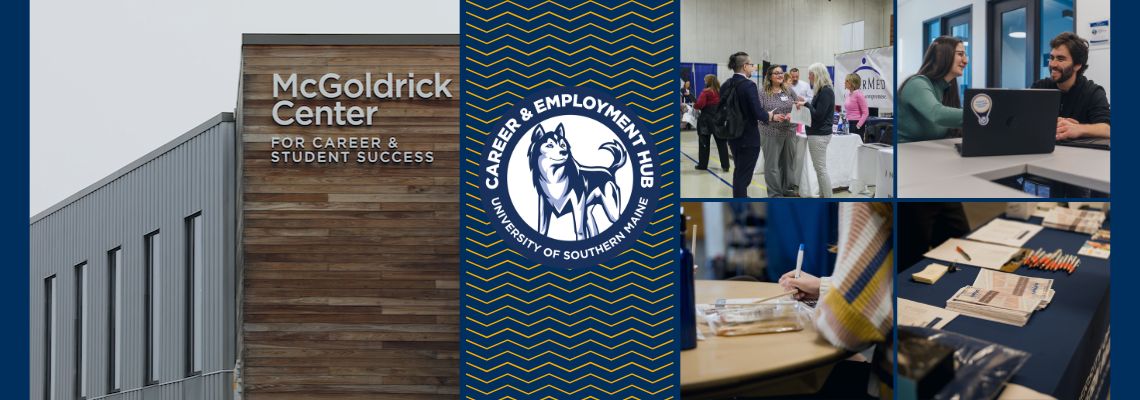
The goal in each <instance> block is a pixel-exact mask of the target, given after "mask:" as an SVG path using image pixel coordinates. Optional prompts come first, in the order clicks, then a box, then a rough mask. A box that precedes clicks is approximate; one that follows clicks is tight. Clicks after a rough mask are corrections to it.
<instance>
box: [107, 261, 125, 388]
mask: <svg viewBox="0 0 1140 400" xmlns="http://www.w3.org/2000/svg"><path fill="white" fill-rule="evenodd" d="M121 253H122V249H121V248H115V249H113V250H111V251H108V252H107V389H108V390H107V393H115V392H118V391H119V389H120V388H121V387H122V371H123V356H122V349H123V336H122V334H123V333H122V332H123V324H122V320H123V317H122V315H123V314H122V304H123V302H122V298H123V293H122V287H123V285H122V273H121V271H122V269H121V268H120V263H121V261H122V255H121Z"/></svg>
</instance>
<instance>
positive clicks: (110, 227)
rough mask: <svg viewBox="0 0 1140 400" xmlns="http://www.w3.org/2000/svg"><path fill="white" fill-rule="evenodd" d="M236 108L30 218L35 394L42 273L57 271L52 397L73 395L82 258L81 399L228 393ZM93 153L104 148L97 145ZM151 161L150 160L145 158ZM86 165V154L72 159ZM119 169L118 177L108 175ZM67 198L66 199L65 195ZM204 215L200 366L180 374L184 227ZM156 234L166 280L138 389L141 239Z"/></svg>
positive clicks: (40, 356)
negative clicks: (151, 362)
mask: <svg viewBox="0 0 1140 400" xmlns="http://www.w3.org/2000/svg"><path fill="white" fill-rule="evenodd" d="M234 143H235V137H234V123H233V116H232V114H228V113H226V114H221V115H219V116H217V117H215V118H213V119H211V120H210V121H208V122H207V123H204V124H203V125H201V126H199V127H198V128H195V129H194V130H192V131H191V132H187V133H186V134H185V135H183V136H181V137H179V138H178V139H176V140H175V141H174V142H172V143H171V144H170V145H168V146H165V147H164V148H162V149H159V150H156V151H155V152H154V153H152V154H150V155H148V156H147V157H146V158H144V160H147V161H144V162H143V163H142V164H140V165H136V166H134V168H133V169H131V168H132V167H127V168H125V170H127V171H126V172H125V173H121V176H118V177H117V178H113V180H110V181H109V182H100V183H99V184H96V185H97V186H98V185H101V186H100V187H98V188H96V189H94V190H93V191H90V192H89V193H86V194H85V195H81V197H79V198H78V199H69V200H68V201H71V200H73V201H71V202H70V203H69V204H66V205H63V206H62V207H61V208H58V209H54V211H53V210H49V211H47V212H46V215H45V214H41V215H40V216H37V217H36V218H37V219H33V221H32V223H31V227H30V235H31V266H30V268H31V271H30V282H29V287H30V292H31V293H30V303H31V310H30V315H31V321H30V325H31V328H30V334H31V338H32V340H31V343H30V349H29V357H30V362H29V368H30V369H29V371H31V382H30V383H31V394H32V396H31V398H32V399H36V400H39V399H44V398H45V397H44V393H42V391H43V388H44V386H45V382H44V379H45V377H44V373H43V371H44V370H45V364H44V362H45V359H44V350H45V349H44V343H45V341H44V340H43V338H44V335H45V332H44V328H45V324H44V315H45V314H44V309H43V307H44V290H45V289H44V278H46V277H48V276H51V275H55V276H56V290H57V294H56V296H55V298H56V301H57V302H58V304H57V308H56V310H57V317H56V318H57V319H56V323H57V326H58V335H59V336H58V342H57V343H58V347H57V354H56V355H55V357H54V360H55V361H54V364H55V369H56V377H57V378H56V381H55V382H54V386H55V390H56V398H57V399H73V398H76V393H77V390H76V385H77V381H78V379H77V378H78V375H77V374H78V373H77V371H76V368H75V364H76V361H75V360H76V358H75V357H76V354H75V353H76V351H75V349H76V348H75V342H76V333H75V332H76V324H77V322H78V319H77V317H76V315H75V314H76V284H77V282H76V281H77V279H76V274H75V271H74V268H75V266H76V265H78V264H80V263H83V262H86V263H87V268H88V272H87V279H88V286H87V288H86V290H85V291H84V294H85V296H84V297H85V301H86V302H87V307H88V323H87V324H88V329H89V331H88V333H87V343H86V344H85V345H84V346H83V347H84V348H85V349H86V357H85V359H86V360H87V362H86V364H87V371H88V378H87V399H97V398H107V399H195V400H196V399H228V398H230V397H231V387H230V381H231V379H232V373H230V372H228V371H230V370H232V369H233V367H234V362H235V354H236V350H235V347H236V333H235V309H236V306H235V299H236V297H235V293H236V292H235V276H236V268H235V266H234V254H235V251H236V244H235V243H236V240H235V237H234V220H235V216H234V204H235V198H234V196H235V194H234V187H235V182H234V180H235V172H234V171H235V168H234V163H235V155H234ZM93 156H99V155H97V154H94V155H93ZM148 159H149V160H148ZM75 165H77V166H79V167H82V160H78V161H77V162H75ZM113 176H114V175H113ZM65 202H67V201H65ZM199 211H201V212H202V216H203V220H202V222H203V227H202V229H203V247H204V248H203V250H204V251H203V254H204V264H203V265H204V268H205V271H204V272H205V276H204V278H205V279H204V282H205V283H204V285H203V286H204V288H203V289H204V295H203V300H204V302H203V311H204V318H203V319H204V321H203V324H204V327H203V328H204V335H203V350H204V353H203V368H202V375H201V376H197V377H192V378H187V377H186V368H185V365H186V347H185V343H186V336H187V335H186V332H187V327H186V314H185V313H186V310H187V309H186V308H185V303H186V293H185V292H186V286H185V285H186V283H185V279H184V276H185V271H186V268H187V266H186V262H185V257H186V247H187V246H186V237H185V236H186V229H185V222H184V219H185V218H186V217H188V216H190V215H192V214H194V213H196V212H199ZM155 230H159V231H160V232H161V235H162V238H161V244H160V246H161V264H160V265H159V266H158V268H160V269H161V272H160V276H161V277H162V282H161V285H160V287H159V288H157V289H156V292H157V293H156V294H157V295H159V296H161V301H160V305H161V310H160V318H161V320H160V324H159V332H158V334H157V336H159V337H160V338H161V339H160V340H158V343H159V344H160V346H161V348H160V349H159V352H160V353H159V354H160V355H161V356H160V360H159V361H160V364H159V368H160V369H159V376H158V377H157V378H158V381H159V383H158V384H157V385H151V386H148V387H145V388H144V385H143V380H144V377H145V371H144V368H145V360H144V357H145V354H146V350H145V348H144V346H146V344H145V342H146V340H145V334H146V327H145V326H144V314H143V313H144V310H145V304H144V300H143V299H144V263H143V257H144V255H143V252H144V250H143V236H144V235H146V234H148V233H150V232H153V231H155ZM120 246H121V247H122V262H121V266H120V268H121V273H122V317H123V319H122V335H123V336H122V349H121V351H122V387H121V388H120V392H119V393H118V394H115V395H112V396H107V394H108V386H109V382H108V380H109V369H108V368H107V365H108V359H109V356H110V355H109V354H108V350H109V349H108V327H109V325H108V324H109V322H110V321H109V318H108V303H109V296H108V284H109V274H108V268H107V266H108V259H107V252H108V251H109V250H111V249H114V248H116V247H120Z"/></svg>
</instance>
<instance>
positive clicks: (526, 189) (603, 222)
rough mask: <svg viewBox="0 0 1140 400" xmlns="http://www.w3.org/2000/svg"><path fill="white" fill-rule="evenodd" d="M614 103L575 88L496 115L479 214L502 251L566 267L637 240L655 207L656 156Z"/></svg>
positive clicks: (632, 118)
mask: <svg viewBox="0 0 1140 400" xmlns="http://www.w3.org/2000/svg"><path fill="white" fill-rule="evenodd" d="M651 139H652V138H651V137H650V136H649V131H648V130H647V129H646V127H645V126H644V122H643V121H642V120H641V119H639V118H638V117H637V116H636V115H635V114H634V113H633V112H632V111H631V110H630V109H628V108H627V107H626V106H625V105H624V104H622V103H621V102H620V101H619V100H616V99H614V98H612V97H610V96H608V95H607V94H605V93H602V92H599V91H595V90H590V89H585V88H577V87H562V88H556V89H551V90H546V91H541V92H537V93H535V94H532V95H531V96H530V97H527V98H526V99H524V100H522V101H520V102H519V103H517V104H516V105H515V107H514V108H513V109H511V110H510V111H508V112H507V114H506V115H504V116H503V117H502V122H501V123H500V124H499V126H497V127H496V129H495V130H494V131H492V132H491V134H490V135H489V136H488V137H487V141H486V143H484V148H483V153H482V161H481V162H480V174H479V178H480V179H479V181H480V182H481V189H482V196H480V197H481V199H482V200H483V205H484V206H485V207H486V208H485V209H484V210H485V211H486V212H487V214H488V215H487V217H488V218H489V219H490V221H491V225H492V226H493V227H494V228H495V231H496V232H497V233H498V234H499V236H500V237H501V238H502V239H503V241H504V242H505V243H507V245H508V247H510V248H511V249H513V250H515V251H517V252H518V253H520V254H522V255H523V256H525V257H527V258H528V259H531V260H535V261H538V262H541V263H543V264H551V265H556V266H563V267H573V266H583V265H589V264H597V263H599V262H603V261H606V260H609V259H611V258H613V257H616V256H617V255H619V254H621V252H622V251H624V250H626V249H628V248H629V247H630V246H632V245H633V244H634V243H636V242H637V237H638V236H639V235H640V234H641V232H643V231H644V228H645V226H646V225H647V224H648V222H649V218H650V215H651V214H652V213H653V210H654V205H655V204H656V203H657V185H656V183H655V182H656V179H657V177H658V176H659V174H658V165H659V163H658V162H657V158H658V156H657V151H656V148H655V146H654V145H653V142H652V141H651Z"/></svg>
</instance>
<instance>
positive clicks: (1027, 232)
mask: <svg viewBox="0 0 1140 400" xmlns="http://www.w3.org/2000/svg"><path fill="white" fill-rule="evenodd" d="M1028 234H1029V231H1025V232H1021V234H1020V235H1017V238H1018V239H1021V238H1023V237H1025V235H1028Z"/></svg>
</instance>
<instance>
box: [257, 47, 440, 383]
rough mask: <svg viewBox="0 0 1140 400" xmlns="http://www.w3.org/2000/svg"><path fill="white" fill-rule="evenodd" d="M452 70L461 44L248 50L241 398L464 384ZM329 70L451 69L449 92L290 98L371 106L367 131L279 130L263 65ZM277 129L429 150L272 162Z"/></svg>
mask: <svg viewBox="0 0 1140 400" xmlns="http://www.w3.org/2000/svg"><path fill="white" fill-rule="evenodd" d="M459 71H460V68H459V48H458V47H456V46H371V45H369V46H364V45H352V46H285V45H246V46H243V48H242V75H241V80H242V86H241V105H240V107H239V110H240V111H239V115H238V122H239V124H240V129H241V139H240V143H238V146H239V148H240V150H241V152H242V157H241V158H242V159H241V162H240V165H241V167H242V175H241V184H242V193H241V200H242V207H241V210H242V217H241V232H242V256H243V266H244V269H243V284H242V300H243V302H242V304H243V306H242V310H241V312H242V331H241V332H242V337H241V340H242V354H243V360H244V370H243V381H244V384H245V387H244V389H245V393H246V395H247V396H248V397H249V398H251V399H254V400H257V399H324V398H329V399H331V398H337V399H353V398H359V399H372V398H390V399H417V400H418V399H438V398H454V397H455V396H457V394H458V393H459V360H458V359H459V317H458V314H459V254H458V253H459V186H458V185H459V179H458V176H459V163H460V160H459V150H460V148H459V95H460V93H461V88H460V85H459V83H460V81H459ZM327 72H335V73H338V74H340V75H341V78H342V81H343V80H344V79H349V78H353V79H363V74H364V73H365V72H371V73H372V74H373V78H374V79H379V78H382V77H384V75H385V74H386V73H387V72H392V74H393V78H396V79H399V78H406V77H407V73H408V72H413V73H415V75H416V78H417V79H419V78H431V77H434V75H435V72H439V73H440V74H441V76H440V79H451V80H452V82H451V84H450V85H449V86H448V88H449V89H450V92H451V94H452V96H453V97H452V98H451V99H442V100H441V99H435V98H432V99H419V98H416V99H406V98H405V99H400V100H387V99H386V100H376V99H371V100H369V99H363V98H359V99H349V98H347V97H344V96H342V97H341V98H339V99H335V100H328V99H323V98H320V97H318V98H317V99H312V100H308V99H290V100H292V101H294V102H295V103H297V104H298V105H310V106H323V105H333V104H335V103H336V101H338V100H339V101H341V102H342V103H343V104H344V105H345V106H356V105H359V106H362V107H363V106H379V107H380V111H379V112H377V113H376V114H375V116H374V120H373V125H372V126H359V127H353V126H343V127H342V126H278V125H277V124H276V123H275V122H274V121H273V119H272V117H271V113H270V111H271V109H272V107H273V105H274V104H275V103H276V100H274V99H273V93H272V86H271V85H272V79H273V73H280V74H284V75H286V76H287V75H288V74H291V73H298V74H299V78H301V79H303V78H310V77H312V78H318V77H319V76H320V75H322V74H324V73H327ZM286 98H287V96H283V97H281V99H286ZM286 115H291V113H289V114H286ZM274 136H292V137H302V138H305V140H306V143H309V144H311V143H312V140H313V138H316V137H320V138H322V139H323V138H329V137H332V138H339V137H345V138H349V137H358V138H359V137H381V138H383V140H382V144H383V145H384V146H385V147H386V145H387V138H388V137H391V136H394V137H396V138H397V139H398V140H399V149H398V150H399V151H432V152H434V157H435V161H434V162H433V163H432V164H417V165H395V164H376V165H367V164H356V163H355V161H353V162H352V163H346V164H325V165H315V164H284V163H279V164H277V165H274V164H272V163H271V162H269V156H270V152H271V151H273V149H271V147H270V140H271V138H272V137H274ZM308 148H309V149H312V146H311V145H310V146H308ZM278 150H280V149H278ZM381 150H383V149H381ZM332 151H335V150H332ZM349 151H352V152H353V153H355V151H357V150H355V149H354V150H349ZM353 157H355V155H353Z"/></svg>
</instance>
